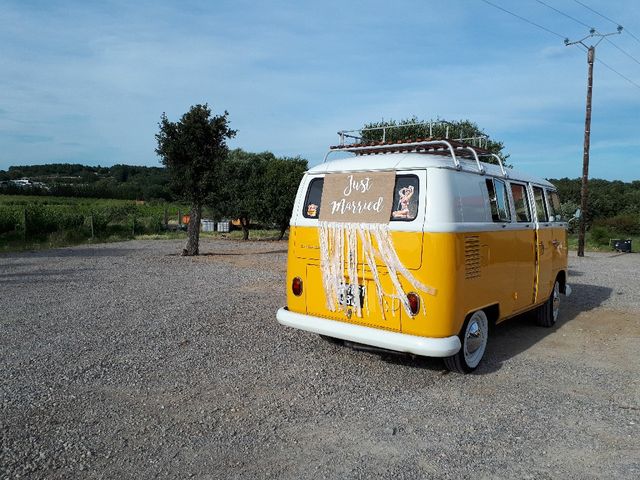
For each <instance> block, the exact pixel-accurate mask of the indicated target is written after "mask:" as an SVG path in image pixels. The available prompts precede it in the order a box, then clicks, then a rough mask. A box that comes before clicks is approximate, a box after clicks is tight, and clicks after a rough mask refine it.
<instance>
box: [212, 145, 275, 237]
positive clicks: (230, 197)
mask: <svg viewBox="0 0 640 480" xmlns="http://www.w3.org/2000/svg"><path fill="white" fill-rule="evenodd" d="M273 159H275V156H274V155H273V153H271V152H263V153H250V152H245V151H244V150H241V149H239V148H238V149H236V150H232V151H231V152H229V155H228V156H227V158H226V159H225V161H224V162H223V165H222V169H221V179H222V182H221V187H220V191H219V195H217V196H216V197H215V198H213V197H212V200H213V201H212V202H211V209H212V211H213V212H214V213H215V215H216V216H226V217H229V218H237V219H239V220H240V226H241V227H242V239H243V240H248V239H249V224H250V222H251V219H252V218H255V217H256V215H257V214H258V213H259V212H260V202H262V196H263V190H264V173H265V170H266V165H267V163H268V162H269V161H270V160H273Z"/></svg>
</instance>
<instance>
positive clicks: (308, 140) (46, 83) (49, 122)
mask: <svg viewBox="0 0 640 480" xmlns="http://www.w3.org/2000/svg"><path fill="white" fill-rule="evenodd" d="M492 3H494V4H496V5H499V6H502V7H504V8H506V9H508V10H510V11H512V12H514V13H517V14H518V15H520V16H522V17H525V18H527V19H529V20H531V21H533V22H535V23H537V24H539V25H540V26H543V27H544V28H546V29H549V30H551V31H552V32H555V33H556V34H558V35H559V36H556V35H554V34H552V33H549V32H546V31H544V30H542V29H540V28H537V27H535V26H532V25H530V24H528V23H525V22H524V21H522V20H520V19H518V18H515V17H513V16H511V15H508V14H507V13H505V12H503V11H500V10H498V9H496V8H494V7H492V6H490V5H488V4H487V3H485V2H483V1H481V0H448V1H447V0H423V1H403V0H396V1H393V2H389V1H388V0H386V1H348V2H346V1H333V0H325V1H321V2H318V1H306V0H298V1H290V2H286V1H264V2H258V1H244V0H234V1H225V0H215V1H203V2H195V1H181V2H170V1H163V0H156V1H145V0H141V1H136V2H127V1H108V0H107V1H101V2H90V1H56V0H48V1H29V0H22V1H12V0H0V169H7V168H8V167H9V166H10V165H27V164H43V163H57V162H64V163H83V164H88V165H102V166H110V165H114V164H118V163H125V164H132V165H149V166H158V165H160V161H159V158H158V157H157V155H156V154H155V147H156V140H155V134H156V133H157V132H158V122H159V120H160V116H161V115H162V113H163V112H166V114H167V116H168V117H169V119H170V120H174V121H175V120H178V119H179V118H180V116H181V115H182V114H183V113H185V112H186V111H187V110H188V109H189V108H190V106H191V105H194V104H199V103H208V104H209V106H210V107H211V108H212V109H213V111H214V113H216V114H219V113H222V112H224V111H225V110H226V111H228V112H229V119H230V123H231V127H232V128H235V129H237V130H238V134H237V137H236V138H235V139H233V140H232V141H230V142H229V146H230V147H232V148H243V149H245V150H248V151H253V152H261V151H265V150H269V151H272V152H274V153H275V154H276V155H281V156H302V157H303V158H306V159H307V160H308V161H309V164H310V165H315V164H317V163H320V162H322V160H323V158H324V155H325V153H326V152H327V149H328V146H329V145H334V144H336V143H337V141H338V136H337V135H336V132H337V131H338V130H345V129H346V130H348V129H356V128H360V127H361V126H362V125H364V124H365V123H367V122H373V121H379V120H382V119H402V118H408V117H412V116H417V117H419V118H421V119H425V120H429V119H431V118H445V119H448V120H458V119H470V120H472V121H474V122H476V123H478V125H479V126H480V127H481V128H482V129H484V130H485V132H486V133H487V134H489V135H490V136H491V138H493V139H496V140H500V141H502V142H504V144H505V152H506V153H508V154H510V158H509V162H510V163H512V164H513V165H514V166H515V167H516V168H517V169H519V170H523V171H527V172H529V173H532V174H535V175H539V176H543V177H547V178H559V177H565V176H566V177H571V178H575V177H578V176H580V175H581V172H582V154H583V136H584V118H585V96H586V82H587V61H586V53H585V52H584V51H583V50H581V49H580V48H578V47H577V46H571V47H566V46H565V45H564V42H563V38H564V37H565V36H566V37H569V38H570V39H571V40H579V39H581V38H583V37H585V36H586V35H587V34H588V29H587V28H586V27H585V26H583V25H581V24H579V23H577V22H575V21H573V20H571V19H569V18H567V17H565V16H562V15H561V14H559V13H557V12H555V11H553V10H551V9H550V8H548V7H546V6H545V5H542V4H541V3H540V2H537V1H536V0H518V1H515V0H492ZM545 3H547V4H549V5H551V6H553V7H554V8H556V9H558V10H560V11H562V12H564V13H566V14H568V15H570V16H572V17H574V18H575V19H577V20H579V21H580V22H583V23H585V24H586V25H590V26H593V27H594V28H596V29H597V30H598V31H599V32H615V31H616V25H615V24H614V23H611V22H609V21H608V20H605V19H604V18H602V17H600V16H597V15H595V14H594V13H592V12H590V11H589V10H587V9H585V8H584V7H583V6H581V5H579V4H578V3H577V2H576V1H574V0H546V2H545ZM583 3H585V4H587V5H588V6H590V7H591V8H593V9H594V10H597V11H598V12H600V13H602V14H604V15H605V16H607V17H609V18H611V19H613V20H615V21H617V22H621V23H622V25H623V26H624V27H625V28H626V29H627V30H628V31H629V32H631V35H630V34H628V33H627V32H626V31H623V33H622V34H621V35H616V36H613V37H608V40H609V41H603V42H602V43H600V44H599V45H598V47H597V51H596V57H597V58H598V59H599V60H602V61H604V62H605V63H606V64H607V65H609V66H610V67H612V68H614V69H615V70H617V71H618V72H619V73H621V74H623V75H625V76H626V77H627V78H629V79H630V80H632V81H633V82H635V83H636V84H637V85H633V84H632V83H630V82H629V81H627V80H625V79H623V78H621V77H620V76H618V75H617V74H615V73H614V72H612V71H610V70H608V69H607V68H606V67H604V66H603V65H602V64H601V63H596V64H595V67H594V93H593V120H592V127H591V132H592V133H591V163H590V176H591V177H592V178H605V179H609V180H614V179H619V180H624V181H631V180H638V179H640V62H639V61H638V60H640V41H639V40H637V39H635V38H634V37H633V36H635V37H637V38H640V3H638V1H637V0H618V1H615V2H611V1H603V0H583ZM632 35H633V36H632ZM590 42H591V43H592V42H593V40H591V39H587V40H585V43H587V44H590ZM616 47H617V48H616ZM619 49H622V50H624V52H626V53H627V54H629V55H630V56H629V55H625V53H624V52H622V51H620V50H619Z"/></svg>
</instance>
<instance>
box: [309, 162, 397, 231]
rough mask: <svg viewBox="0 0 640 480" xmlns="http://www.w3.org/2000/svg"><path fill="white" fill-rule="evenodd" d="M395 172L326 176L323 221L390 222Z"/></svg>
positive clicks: (322, 203) (323, 196) (323, 195)
mask: <svg viewBox="0 0 640 480" xmlns="http://www.w3.org/2000/svg"><path fill="white" fill-rule="evenodd" d="M394 185H395V172H362V173H333V174H328V175H326V176H325V177H324V186H323V189H322V199H321V201H320V204H321V205H322V209H321V210H320V221H323V222H338V223H389V218H391V210H392V207H393V188H394Z"/></svg>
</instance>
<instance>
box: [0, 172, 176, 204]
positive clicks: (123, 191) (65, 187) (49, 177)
mask: <svg viewBox="0 0 640 480" xmlns="http://www.w3.org/2000/svg"><path fill="white" fill-rule="evenodd" d="M18 179H28V180H30V181H31V182H34V183H36V184H38V183H42V184H44V185H46V187H47V188H40V187H29V186H27V187H25V186H20V185H16V184H14V183H13V182H8V181H10V180H18ZM0 184H1V185H2V187H1V188H2V189H1V190H0V192H4V193H13V194H15V193H29V194H31V195H33V194H36V195H38V194H40V195H55V196H67V197H93V198H122V199H128V200H160V199H163V200H173V199H174V195H173V194H172V192H171V190H170V189H169V176H168V174H167V171H166V169H165V168H162V167H144V166H135V165H114V166H112V167H101V166H97V167H92V166H87V165H80V164H72V163H51V164H45V165H24V166H13V167H9V169H8V170H6V171H3V170H0ZM25 190H28V192H27V191H25Z"/></svg>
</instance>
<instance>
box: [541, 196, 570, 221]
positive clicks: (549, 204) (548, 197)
mask: <svg viewBox="0 0 640 480" xmlns="http://www.w3.org/2000/svg"><path fill="white" fill-rule="evenodd" d="M554 193H555V194H556V196H557V197H558V203H560V195H559V194H558V190H557V189H556V188H549V187H547V188H545V189H544V194H545V197H546V199H547V212H550V211H551V209H550V208H549V207H550V206H551V205H552V203H553V200H551V195H552V194H554ZM554 211H555V207H554ZM558 214H559V215H560V220H557V219H556V217H557V215H554V217H553V220H549V222H551V223H567V221H566V220H565V219H564V218H562V211H560V212H558Z"/></svg>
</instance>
